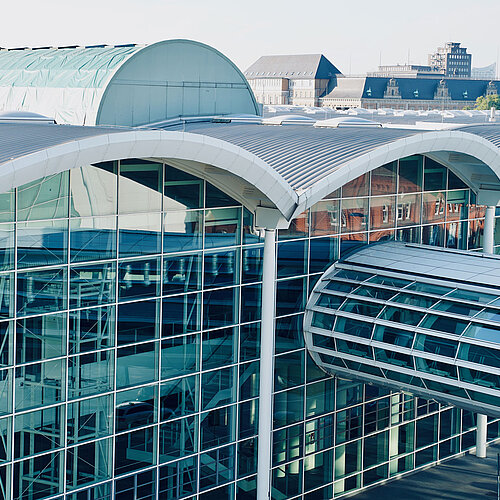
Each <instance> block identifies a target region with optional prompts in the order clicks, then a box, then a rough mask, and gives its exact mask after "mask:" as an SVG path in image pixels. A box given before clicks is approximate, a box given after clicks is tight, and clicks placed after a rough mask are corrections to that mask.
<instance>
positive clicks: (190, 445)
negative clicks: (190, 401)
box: [158, 417, 198, 463]
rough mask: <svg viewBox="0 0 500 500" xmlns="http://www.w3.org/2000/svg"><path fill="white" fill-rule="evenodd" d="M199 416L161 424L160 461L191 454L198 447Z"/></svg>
mask: <svg viewBox="0 0 500 500" xmlns="http://www.w3.org/2000/svg"><path fill="white" fill-rule="evenodd" d="M197 424H198V418H197V417H187V418H182V419H180V420H175V421H174V422H168V423H166V424H161V425H160V437H159V442H158V447H159V451H160V463H163V462H169V461H171V460H175V459H176V458H181V457H185V456H186V455H191V454H192V453H194V452H196V451H197V449H198V432H197V431H198V425H197Z"/></svg>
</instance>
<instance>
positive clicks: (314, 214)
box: [311, 200, 340, 236]
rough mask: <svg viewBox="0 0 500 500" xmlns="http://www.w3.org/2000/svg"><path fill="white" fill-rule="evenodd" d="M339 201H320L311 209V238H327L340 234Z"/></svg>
mask: <svg viewBox="0 0 500 500" xmlns="http://www.w3.org/2000/svg"><path fill="white" fill-rule="evenodd" d="M339 206H340V201H339V200H328V201H320V202H318V203H316V204H315V205H313V207H312V208H311V236H328V235H331V234H338V233H339V232H340V225H339Z"/></svg>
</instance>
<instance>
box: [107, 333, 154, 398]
mask: <svg viewBox="0 0 500 500" xmlns="http://www.w3.org/2000/svg"><path fill="white" fill-rule="evenodd" d="M117 353H118V354H117V356H118V358H117V360H116V388H117V389H119V388H124V387H131V386H133V385H141V384H146V383H148V382H155V381H156V380H158V373H157V372H158V343H157V342H149V343H147V344H138V345H132V346H129V347H121V348H120V349H118V350H117Z"/></svg>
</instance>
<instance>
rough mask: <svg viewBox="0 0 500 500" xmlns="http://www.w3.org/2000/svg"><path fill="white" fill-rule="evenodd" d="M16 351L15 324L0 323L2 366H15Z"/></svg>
mask: <svg viewBox="0 0 500 500" xmlns="http://www.w3.org/2000/svg"><path fill="white" fill-rule="evenodd" d="M13 350H14V322H13V321H2V322H0V366H1V367H2V368H3V367H4V366H9V365H11V364H13V362H14V360H13Z"/></svg>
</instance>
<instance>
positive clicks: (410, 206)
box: [396, 194, 422, 227]
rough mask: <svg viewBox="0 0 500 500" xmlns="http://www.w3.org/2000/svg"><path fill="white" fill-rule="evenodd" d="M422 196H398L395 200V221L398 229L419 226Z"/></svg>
mask: <svg viewBox="0 0 500 500" xmlns="http://www.w3.org/2000/svg"><path fill="white" fill-rule="evenodd" d="M421 209H422V195H420V194H400V195H398V198H397V207H396V220H397V225H398V227H402V226H413V225H416V224H420V212H421Z"/></svg>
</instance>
